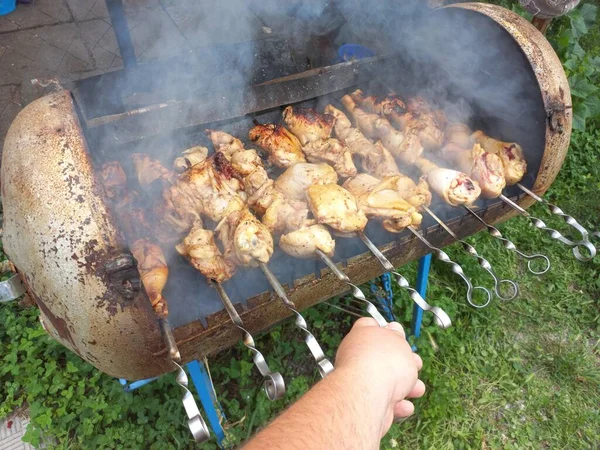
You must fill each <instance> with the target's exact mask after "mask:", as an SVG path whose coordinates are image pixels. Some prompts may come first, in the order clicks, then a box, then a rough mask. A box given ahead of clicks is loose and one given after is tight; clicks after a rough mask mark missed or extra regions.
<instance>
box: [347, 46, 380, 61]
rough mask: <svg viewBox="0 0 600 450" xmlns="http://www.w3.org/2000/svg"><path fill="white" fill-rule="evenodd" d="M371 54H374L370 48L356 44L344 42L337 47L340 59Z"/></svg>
mask: <svg viewBox="0 0 600 450" xmlns="http://www.w3.org/2000/svg"><path fill="white" fill-rule="evenodd" d="M371 56H375V53H374V52H373V51H372V50H371V49H368V48H367V47H363V46H362V45H358V44H344V45H342V46H341V47H340V48H339V49H338V57H339V58H340V59H341V60H342V61H352V60H353V59H362V58H370V57H371Z"/></svg>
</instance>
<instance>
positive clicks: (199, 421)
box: [173, 361, 210, 443]
mask: <svg viewBox="0 0 600 450" xmlns="http://www.w3.org/2000/svg"><path fill="white" fill-rule="evenodd" d="M173 364H174V365H175V366H176V367H177V377H176V381H177V384H178V385H179V386H180V387H181V389H182V390H183V397H182V403H183V407H184V409H185V412H186V414H187V416H188V427H189V429H190V431H191V432H192V436H193V437H194V440H195V441H196V442H198V443H202V442H205V441H207V440H208V439H209V438H210V431H209V430H208V427H207V426H206V422H205V421H204V419H203V418H202V415H201V414H200V410H199V409H198V405H196V401H195V400H194V396H193V395H192V393H191V392H190V390H189V388H188V383H189V382H188V377H187V375H186V373H185V370H183V367H181V366H180V365H179V364H177V363H176V362H175V361H173Z"/></svg>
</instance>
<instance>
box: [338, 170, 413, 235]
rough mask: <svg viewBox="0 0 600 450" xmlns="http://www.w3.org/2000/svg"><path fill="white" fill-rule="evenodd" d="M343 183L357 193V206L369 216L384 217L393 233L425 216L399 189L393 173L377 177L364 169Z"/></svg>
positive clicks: (382, 219) (385, 224) (385, 223)
mask: <svg viewBox="0 0 600 450" xmlns="http://www.w3.org/2000/svg"><path fill="white" fill-rule="evenodd" d="M343 187H344V188H345V189H347V190H348V192H350V193H352V194H353V195H354V196H355V197H356V200H357V202H358V207H359V208H360V209H361V210H362V211H364V212H365V214H366V215H367V217H374V218H377V219H378V220H381V221H382V223H383V227H384V228H385V229H386V230H387V231H389V232H391V233H399V232H401V231H402V230H404V229H405V228H406V227H408V226H411V225H413V226H418V225H420V224H421V220H422V219H423V217H422V216H421V214H419V213H418V212H417V210H416V209H415V207H414V206H412V205H411V204H410V203H408V202H407V201H406V200H404V199H403V198H402V195H401V194H400V193H399V192H398V191H397V190H396V180H395V179H394V178H393V177H389V178H387V179H385V180H378V179H377V178H375V177H372V176H371V175H369V174H366V173H361V174H359V175H357V176H355V177H353V178H350V179H348V180H346V182H345V183H344V185H343Z"/></svg>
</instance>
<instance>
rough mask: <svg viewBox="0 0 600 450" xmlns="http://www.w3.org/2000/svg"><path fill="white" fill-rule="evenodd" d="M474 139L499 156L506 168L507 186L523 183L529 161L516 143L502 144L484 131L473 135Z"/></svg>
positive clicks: (487, 150) (486, 149)
mask: <svg viewBox="0 0 600 450" xmlns="http://www.w3.org/2000/svg"><path fill="white" fill-rule="evenodd" d="M471 137H472V139H473V140H475V142H477V143H478V144H480V145H481V146H482V147H483V149H484V150H485V151H486V152H489V153H493V154H495V155H498V156H499V157H500V159H501V160H502V165H503V167H504V176H505V178H506V184H507V185H508V186H512V185H513V184H516V183H518V182H519V181H521V179H522V178H523V176H524V175H525V172H526V171H527V161H526V160H525V156H524V154H523V149H522V148H521V146H520V145H519V144H516V143H514V142H502V141H499V140H497V139H494V138H491V137H489V136H486V134H485V133H484V132H483V131H476V132H474V133H473V134H472V135H471Z"/></svg>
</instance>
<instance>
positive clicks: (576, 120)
mask: <svg viewBox="0 0 600 450" xmlns="http://www.w3.org/2000/svg"><path fill="white" fill-rule="evenodd" d="M589 113H590V112H589V109H588V108H587V107H586V106H585V105H582V104H579V105H575V106H574V107H573V128H574V129H576V130H581V131H583V130H585V121H586V119H587V117H588V116H589ZM550 287H551V286H550Z"/></svg>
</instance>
